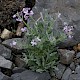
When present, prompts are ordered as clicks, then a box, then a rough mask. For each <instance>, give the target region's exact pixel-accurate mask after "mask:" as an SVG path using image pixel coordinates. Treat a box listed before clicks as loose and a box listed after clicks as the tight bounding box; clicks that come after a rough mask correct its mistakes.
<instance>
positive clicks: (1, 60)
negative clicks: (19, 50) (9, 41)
mask: <svg viewBox="0 0 80 80" xmlns="http://www.w3.org/2000/svg"><path fill="white" fill-rule="evenodd" d="M0 67H2V68H7V69H12V62H11V61H9V60H6V59H5V58H4V57H2V56H0Z"/></svg>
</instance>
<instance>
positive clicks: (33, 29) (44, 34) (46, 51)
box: [20, 10, 66, 72]
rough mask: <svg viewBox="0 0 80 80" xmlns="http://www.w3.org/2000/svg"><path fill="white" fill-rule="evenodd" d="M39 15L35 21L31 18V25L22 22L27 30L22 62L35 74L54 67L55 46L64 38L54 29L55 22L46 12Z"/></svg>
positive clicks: (62, 34)
mask: <svg viewBox="0 0 80 80" xmlns="http://www.w3.org/2000/svg"><path fill="white" fill-rule="evenodd" d="M40 15H41V16H40V18H39V19H38V20H37V21H35V20H34V19H33V18H32V17H31V19H32V20H33V21H34V22H33V24H31V23H30V24H28V23H25V22H24V21H23V20H22V21H23V22H24V24H25V25H26V27H27V29H28V30H27V32H26V37H27V44H26V46H25V47H26V50H25V52H24V53H23V55H24V60H25V62H26V64H27V65H28V67H29V68H30V69H32V70H33V71H37V72H43V71H48V70H49V69H51V68H54V67H55V65H56V62H57V60H58V54H57V47H56V46H57V44H58V43H59V42H60V41H62V40H65V38H66V36H65V34H64V33H63V31H60V30H57V29H56V28H55V26H54V22H55V20H54V18H53V17H52V16H51V15H49V14H48V12H47V10H44V11H43V12H41V13H40ZM20 19H21V18H20ZM20 21H21V20H20ZM31 25H32V26H31Z"/></svg>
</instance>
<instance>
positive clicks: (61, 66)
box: [54, 64, 66, 79]
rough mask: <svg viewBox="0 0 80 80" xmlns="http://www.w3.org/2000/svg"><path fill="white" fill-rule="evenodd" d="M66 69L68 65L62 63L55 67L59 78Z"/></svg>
mask: <svg viewBox="0 0 80 80" xmlns="http://www.w3.org/2000/svg"><path fill="white" fill-rule="evenodd" d="M65 69H66V67H65V66H64V65H62V64H58V65H57V67H56V68H55V69H54V73H55V75H56V77H57V78H58V79H61V77H62V75H63V72H64V71H65Z"/></svg>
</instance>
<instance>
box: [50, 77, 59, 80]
mask: <svg viewBox="0 0 80 80" xmlns="http://www.w3.org/2000/svg"><path fill="white" fill-rule="evenodd" d="M50 80H59V79H57V78H55V77H52V78H51V79H50Z"/></svg>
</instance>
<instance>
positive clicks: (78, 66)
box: [75, 65, 80, 74]
mask: <svg viewBox="0 0 80 80" xmlns="http://www.w3.org/2000/svg"><path fill="white" fill-rule="evenodd" d="M75 73H77V74H80V65H77V67H76V69H75Z"/></svg>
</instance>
